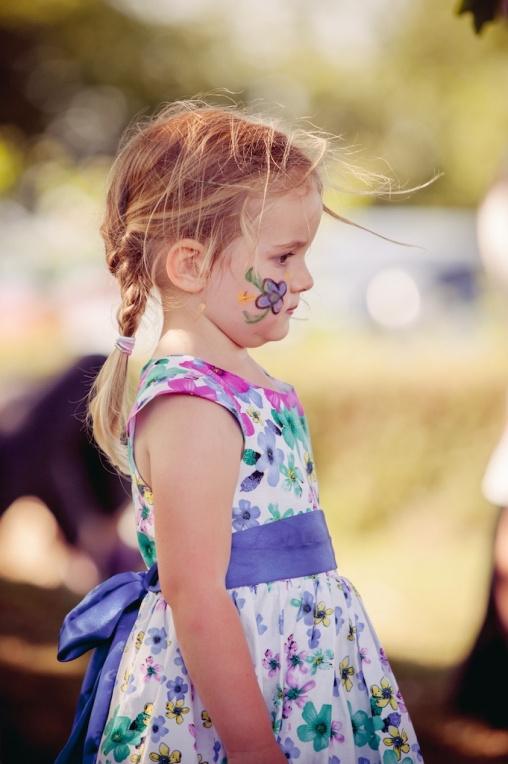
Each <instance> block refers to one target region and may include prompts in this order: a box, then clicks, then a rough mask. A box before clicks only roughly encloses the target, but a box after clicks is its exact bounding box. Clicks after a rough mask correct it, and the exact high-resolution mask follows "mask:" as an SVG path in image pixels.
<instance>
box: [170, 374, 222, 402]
mask: <svg viewBox="0 0 508 764" xmlns="http://www.w3.org/2000/svg"><path fill="white" fill-rule="evenodd" d="M168 387H169V389H170V390H171V391H172V392H173V393H184V394H187V395H197V396H199V397H200V398H207V399H208V400H210V401H216V400H217V393H216V392H215V390H212V388H211V387H208V385H196V382H195V381H194V379H192V377H190V378H189V377H185V378H184V379H172V380H171V381H170V382H168Z"/></svg>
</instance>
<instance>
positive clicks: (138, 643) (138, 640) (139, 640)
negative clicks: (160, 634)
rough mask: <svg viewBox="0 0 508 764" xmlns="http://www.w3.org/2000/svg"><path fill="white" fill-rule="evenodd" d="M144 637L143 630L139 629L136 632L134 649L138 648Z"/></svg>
mask: <svg viewBox="0 0 508 764" xmlns="http://www.w3.org/2000/svg"><path fill="white" fill-rule="evenodd" d="M144 638H145V632H144V631H140V632H139V633H138V636H137V637H136V650H139V648H140V647H141V645H142V644H143V640H144Z"/></svg>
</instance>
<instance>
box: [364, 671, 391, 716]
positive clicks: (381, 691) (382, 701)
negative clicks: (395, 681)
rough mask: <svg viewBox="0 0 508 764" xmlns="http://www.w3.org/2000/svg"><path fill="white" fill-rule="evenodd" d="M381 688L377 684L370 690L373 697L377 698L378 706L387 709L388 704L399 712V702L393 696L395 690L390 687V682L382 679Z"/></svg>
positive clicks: (384, 678)
mask: <svg viewBox="0 0 508 764" xmlns="http://www.w3.org/2000/svg"><path fill="white" fill-rule="evenodd" d="M380 684H381V687H378V685H377V684H373V685H372V687H371V688H370V691H371V693H372V697H373V698H376V706H378V708H385V707H386V706H387V705H388V703H389V704H390V705H391V707H392V708H393V710H394V711H396V710H397V701H396V700H395V698H394V696H393V688H392V687H391V686H390V682H389V680H388V679H387V678H386V677H385V676H384V677H383V678H382V679H381V683H380Z"/></svg>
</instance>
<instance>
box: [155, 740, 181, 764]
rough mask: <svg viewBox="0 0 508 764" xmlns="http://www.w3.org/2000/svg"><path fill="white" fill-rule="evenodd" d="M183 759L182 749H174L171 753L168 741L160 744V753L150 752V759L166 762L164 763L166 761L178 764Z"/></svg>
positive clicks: (170, 763)
mask: <svg viewBox="0 0 508 764" xmlns="http://www.w3.org/2000/svg"><path fill="white" fill-rule="evenodd" d="M181 760H182V754H181V753H180V751H173V753H172V754H170V752H169V748H168V747H167V745H166V743H161V744H160V745H159V753H151V754H150V761H157V762H164V764H165V763H166V762H169V764H178V762H180V761H181Z"/></svg>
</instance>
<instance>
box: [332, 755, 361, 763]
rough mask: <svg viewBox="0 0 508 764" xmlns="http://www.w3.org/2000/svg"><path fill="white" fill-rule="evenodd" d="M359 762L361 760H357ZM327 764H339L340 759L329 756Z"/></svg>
mask: <svg viewBox="0 0 508 764" xmlns="http://www.w3.org/2000/svg"><path fill="white" fill-rule="evenodd" d="M358 761H359V762H360V761H361V759H359V760H358ZM328 764H340V759H339V757H338V756H330V757H329V759H328Z"/></svg>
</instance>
